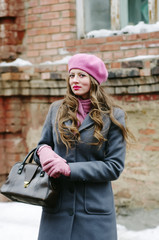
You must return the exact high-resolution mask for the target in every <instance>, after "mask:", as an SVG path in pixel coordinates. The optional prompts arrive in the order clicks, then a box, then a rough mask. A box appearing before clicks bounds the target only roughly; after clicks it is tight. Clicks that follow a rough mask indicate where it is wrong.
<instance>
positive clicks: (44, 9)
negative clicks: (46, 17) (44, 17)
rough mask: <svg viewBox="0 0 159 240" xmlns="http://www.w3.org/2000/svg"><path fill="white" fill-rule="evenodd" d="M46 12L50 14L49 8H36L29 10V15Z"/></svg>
mask: <svg viewBox="0 0 159 240" xmlns="http://www.w3.org/2000/svg"><path fill="white" fill-rule="evenodd" d="M46 12H50V6H40V7H39V6H38V7H35V8H32V9H31V14H41V13H46Z"/></svg>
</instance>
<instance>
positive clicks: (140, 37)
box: [137, 33, 150, 40]
mask: <svg viewBox="0 0 159 240" xmlns="http://www.w3.org/2000/svg"><path fill="white" fill-rule="evenodd" d="M137 37H138V39H143V40H146V39H149V38H150V36H149V33H140V34H137Z"/></svg>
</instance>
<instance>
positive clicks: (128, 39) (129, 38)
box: [125, 34, 138, 41]
mask: <svg viewBox="0 0 159 240" xmlns="http://www.w3.org/2000/svg"><path fill="white" fill-rule="evenodd" d="M125 37H126V39H125V40H127V41H136V40H137V38H138V35H137V34H130V35H126V36H125Z"/></svg>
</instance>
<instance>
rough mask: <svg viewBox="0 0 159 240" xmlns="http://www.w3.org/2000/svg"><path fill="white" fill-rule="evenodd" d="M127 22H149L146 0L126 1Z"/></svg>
mask: <svg viewBox="0 0 159 240" xmlns="http://www.w3.org/2000/svg"><path fill="white" fill-rule="evenodd" d="M128 21H129V24H137V23H138V22H140V21H143V22H145V23H148V22H149V16H148V0H128Z"/></svg>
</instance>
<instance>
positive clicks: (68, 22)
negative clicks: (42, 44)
mask: <svg viewBox="0 0 159 240" xmlns="http://www.w3.org/2000/svg"><path fill="white" fill-rule="evenodd" d="M51 25H52V26H60V25H61V26H64V25H70V26H71V25H75V19H73V18H64V19H58V20H53V21H51Z"/></svg>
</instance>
